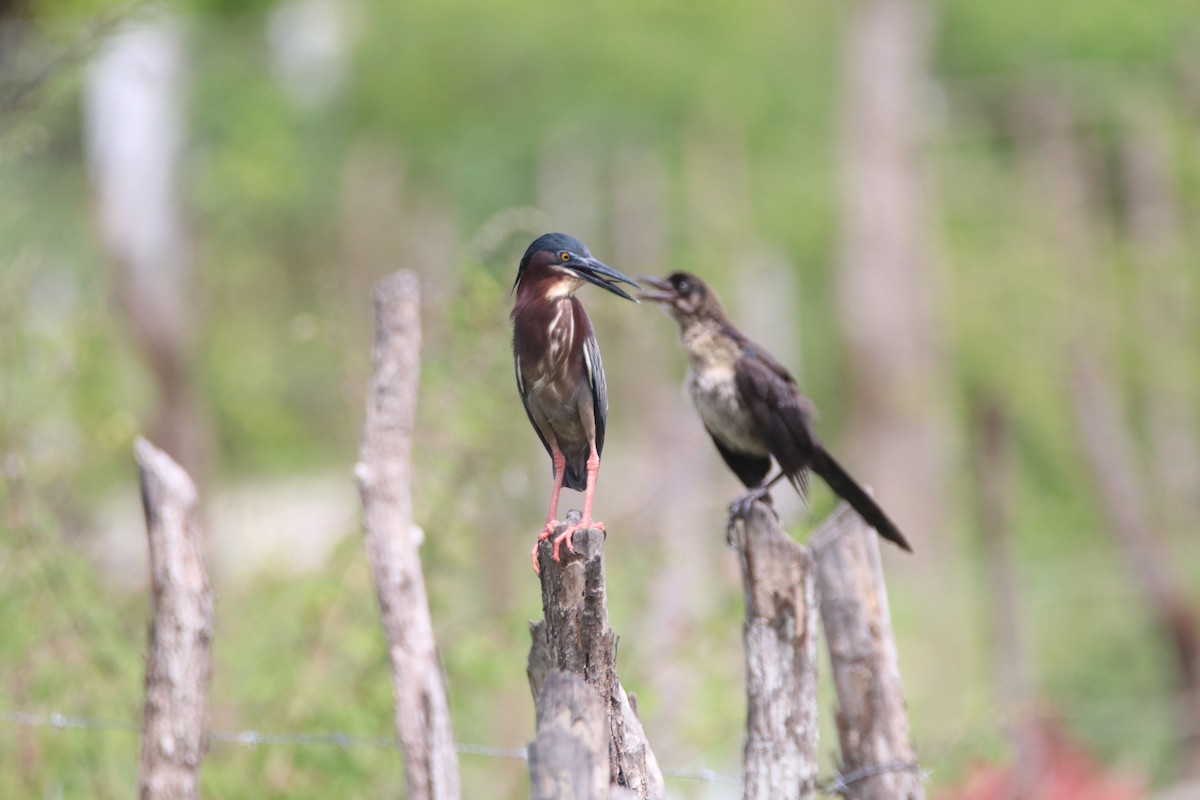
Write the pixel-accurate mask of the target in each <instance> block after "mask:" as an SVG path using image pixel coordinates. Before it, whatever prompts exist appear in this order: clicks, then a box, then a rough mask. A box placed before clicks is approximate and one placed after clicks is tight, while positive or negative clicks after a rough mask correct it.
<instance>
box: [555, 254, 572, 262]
mask: <svg viewBox="0 0 1200 800" xmlns="http://www.w3.org/2000/svg"><path fill="white" fill-rule="evenodd" d="M558 257H559V258H561V259H562V260H563V261H570V260H571V254H570V253H559V254H558Z"/></svg>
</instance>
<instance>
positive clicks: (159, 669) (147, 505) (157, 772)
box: [133, 438, 213, 800]
mask: <svg viewBox="0 0 1200 800" xmlns="http://www.w3.org/2000/svg"><path fill="white" fill-rule="evenodd" d="M133 452H134V457H135V458H136V460H137V464H138V470H139V473H140V480H141V487H142V508H143V510H144V511H145V514H146V532H147V534H148V536H149V539H150V579H151V589H152V593H153V598H154V619H153V621H152V623H151V627H150V651H149V652H148V653H147V654H146V708H145V717H144V720H143V723H142V755H141V768H140V772H139V776H138V796H139V797H141V798H142V800H193V799H194V798H199V797H200V766H201V764H202V763H203V762H204V748H205V744H206V739H207V736H208V686H209V681H210V678H211V675H212V659H211V652H210V645H211V642H212V630H213V598H212V590H211V589H210V588H209V585H208V576H207V574H206V573H205V571H204V543H203V542H202V541H201V535H200V523H199V519H198V512H197V498H196V487H195V485H194V484H193V483H192V479H191V478H189V477H188V474H187V473H186V472H184V470H183V468H182V467H180V466H179V465H178V464H176V463H175V462H174V461H173V460H172V459H171V457H170V456H168V455H167V454H166V453H164V452H163V451H161V450H159V449H158V448H156V447H155V446H154V445H152V444H150V443H149V442H148V441H146V440H145V439H142V438H138V439H137V441H136V442H134V446H133Z"/></svg>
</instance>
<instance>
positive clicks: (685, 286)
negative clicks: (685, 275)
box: [675, 281, 692, 294]
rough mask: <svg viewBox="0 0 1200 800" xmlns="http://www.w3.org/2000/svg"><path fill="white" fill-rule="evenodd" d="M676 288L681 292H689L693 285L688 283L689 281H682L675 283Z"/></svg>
mask: <svg viewBox="0 0 1200 800" xmlns="http://www.w3.org/2000/svg"><path fill="white" fill-rule="evenodd" d="M675 288H676V289H678V290H679V293H680V294H687V293H688V292H690V291H691V290H692V287H691V286H689V285H688V282H687V281H680V282H679V283H677V284H676V285H675Z"/></svg>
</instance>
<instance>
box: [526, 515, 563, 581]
mask: <svg viewBox="0 0 1200 800" xmlns="http://www.w3.org/2000/svg"><path fill="white" fill-rule="evenodd" d="M561 524H562V523H561V522H559V521H558V520H556V519H548V520H546V524H545V525H544V526H542V530H541V532H540V533H538V537H537V541H536V542H534V543H533V553H532V555H533V571H534V572H535V573H536V574H538V575H541V574H542V568H541V566H540V565H539V564H538V546H539V545H540V544H541V543H542V542H544V541H545V540H547V539H549V538H550V537H551V536H553V535H554V529H555V528H557V527H558V526H559V525H561Z"/></svg>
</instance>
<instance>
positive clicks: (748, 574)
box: [729, 502, 817, 800]
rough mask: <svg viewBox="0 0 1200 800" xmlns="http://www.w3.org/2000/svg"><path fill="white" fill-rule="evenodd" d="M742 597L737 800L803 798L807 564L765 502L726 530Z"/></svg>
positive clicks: (808, 745)
mask: <svg viewBox="0 0 1200 800" xmlns="http://www.w3.org/2000/svg"><path fill="white" fill-rule="evenodd" d="M729 531H730V544H731V545H732V546H733V547H734V548H735V549H736V550H737V551H738V555H739V557H740V560H741V566H742V586H743V590H744V592H745V597H746V622H745V625H744V627H743V629H742V636H743V640H744V642H745V652H746V742H745V750H744V763H745V778H744V783H743V791H744V794H743V797H744V798H745V800H774V799H775V798H779V799H780V800H786V799H787V798H810V797H812V796H813V793H814V791H815V790H816V779H817V601H816V588H815V581H814V572H815V569H814V568H813V560H812V556H811V554H809V552H808V550H807V549H805V548H804V547H801V546H800V545H799V544H797V543H796V542H794V541H793V540H792V539H791V538H789V537H788V536H787V535H786V534H785V533H784V532H783V531H782V530H781V529H780V527H779V518H778V517H776V516H775V512H774V511H773V510H772V509H771V507H770V506H768V505H766V504H765V503H761V502H758V503H755V504H754V505H753V506H751V508H750V512H749V513H748V514H747V515H746V516H745V517H744V518H739V519H731V520H730V524H729Z"/></svg>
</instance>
